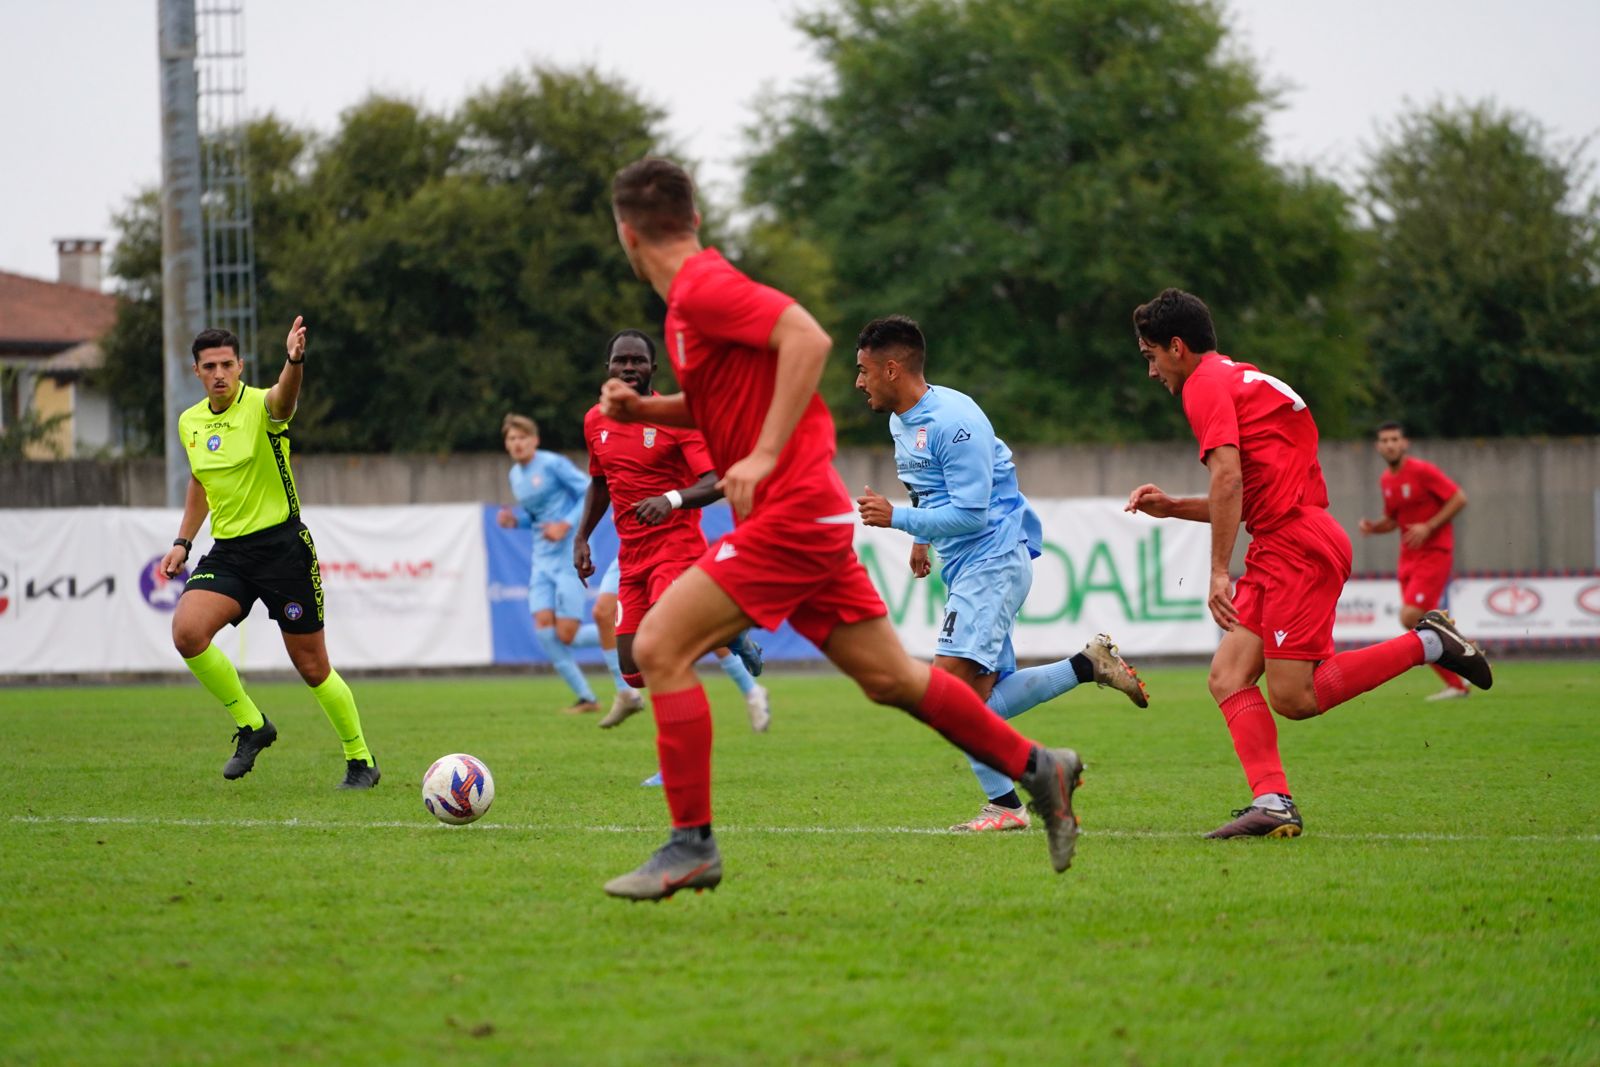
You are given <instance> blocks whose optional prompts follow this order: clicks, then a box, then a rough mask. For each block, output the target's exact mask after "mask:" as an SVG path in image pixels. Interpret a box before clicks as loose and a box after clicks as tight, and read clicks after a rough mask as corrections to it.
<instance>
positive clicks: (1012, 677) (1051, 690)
mask: <svg viewBox="0 0 1600 1067" xmlns="http://www.w3.org/2000/svg"><path fill="white" fill-rule="evenodd" d="M1077 684H1078V674H1077V672H1076V671H1074V670H1073V668H1072V660H1071V659H1064V660H1059V661H1057V662H1055V663H1046V664H1045V665H1044V666H1042V667H1029V668H1028V669H1027V670H1025V671H1017V672H1015V673H1014V674H1008V675H1006V676H1005V677H1004V678H1002V679H1000V681H999V683H998V684H997V685H995V687H994V690H993V692H991V693H990V694H989V708H990V710H991V711H993V712H994V713H995V714H996V715H998V716H1000V717H1001V718H1002V719H1014V718H1016V717H1017V716H1018V715H1021V714H1022V713H1023V712H1025V711H1027V710H1028V709H1029V708H1032V707H1037V706H1038V705H1040V704H1043V703H1044V702H1045V701H1047V700H1054V699H1055V698H1056V697H1058V696H1060V695H1061V694H1063V693H1068V692H1071V691H1072V690H1073V689H1074V688H1075V687H1076V686H1077ZM968 759H969V761H970V762H971V763H972V773H973V774H976V775H977V776H978V784H979V785H981V786H983V795H984V796H986V797H988V798H989V799H990V800H993V799H994V798H995V797H1003V796H1005V795H1006V794H1007V793H1009V792H1011V788H1012V782H1011V779H1010V778H1009V777H1007V776H1006V775H1005V774H1003V773H1001V772H1000V771H997V770H995V769H994V768H993V767H989V766H986V765H985V764H983V763H980V762H979V761H977V760H975V759H972V758H971V757H968Z"/></svg>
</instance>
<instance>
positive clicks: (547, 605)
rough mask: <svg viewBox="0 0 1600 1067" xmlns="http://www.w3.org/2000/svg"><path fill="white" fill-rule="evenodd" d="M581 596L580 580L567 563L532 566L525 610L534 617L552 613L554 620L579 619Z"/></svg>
mask: <svg viewBox="0 0 1600 1067" xmlns="http://www.w3.org/2000/svg"><path fill="white" fill-rule="evenodd" d="M584 593H585V590H584V588H583V579H582V578H579V577H578V572H577V569H576V568H574V567H573V566H572V564H571V563H567V564H566V565H565V566H563V565H562V564H560V563H552V564H550V565H549V566H544V567H540V566H538V565H535V566H534V568H533V576H532V577H531V578H529V579H528V611H529V612H530V613H532V614H535V615H536V614H538V613H539V612H541V611H554V612H555V613H556V618H558V619H581V618H583V603H584V599H585V597H584Z"/></svg>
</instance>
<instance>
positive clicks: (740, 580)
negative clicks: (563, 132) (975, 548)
mask: <svg viewBox="0 0 1600 1067" xmlns="http://www.w3.org/2000/svg"><path fill="white" fill-rule="evenodd" d="M612 207H613V211H614V213H615V215H616V222H617V237H618V239H619V240H620V241H621V243H622V247H623V250H624V252H625V253H626V254H627V257H628V262H629V263H630V264H631V265H632V267H633V269H634V273H635V274H637V275H638V276H639V277H640V278H641V279H643V280H645V281H647V282H649V283H650V285H651V286H652V287H653V288H654V289H655V291H656V292H657V293H658V294H659V295H660V296H661V297H662V299H664V300H665V301H666V303H667V318H666V342H667V343H666V348H667V354H668V357H669V358H670V359H671V360H672V364H673V369H674V371H675V372H676V374H677V377H678V381H679V383H680V384H681V385H682V388H683V392H681V393H679V394H677V395H674V396H648V397H647V396H641V395H640V394H639V393H638V392H637V391H635V390H634V389H633V388H631V387H630V386H628V385H627V384H626V383H624V382H621V381H617V380H615V379H613V380H611V381H608V382H606V384H605V387H604V389H603V390H602V392H601V400H600V407H601V410H602V411H603V412H605V413H606V414H607V415H609V416H610V417H612V418H614V419H617V420H618V421H620V422H642V423H648V424H649V425H652V426H658V427H661V426H682V427H689V426H693V427H697V428H698V429H699V430H700V431H701V433H703V434H704V435H705V440H706V446H707V448H708V449H709V450H710V452H711V458H712V460H713V461H714V462H715V463H716V468H717V470H718V471H719V472H721V474H722V480H721V481H720V482H719V483H718V484H719V486H720V487H721V489H722V490H723V492H724V494H725V495H726V496H727V499H728V503H729V505H731V507H732V508H733V514H734V519H735V522H736V523H737V525H736V527H735V529H734V530H733V532H732V533H730V534H728V535H727V536H726V537H724V538H722V539H721V540H720V541H718V542H717V544H716V545H714V546H712V547H711V548H709V549H708V550H707V551H706V553H705V554H704V555H703V556H701V557H700V559H699V561H698V562H697V563H696V564H695V565H694V566H693V567H690V568H689V569H688V570H687V571H685V572H684V573H683V575H682V576H681V577H680V578H679V579H678V580H677V581H676V582H675V583H673V585H672V586H671V588H669V589H668V590H667V591H666V593H665V594H664V595H663V596H662V597H661V600H660V601H659V602H657V604H656V605H655V607H653V608H652V609H651V610H650V614H649V615H648V616H646V617H645V619H644V621H643V622H642V623H641V625H640V628H639V632H638V634H637V635H635V639H634V645H633V653H634V658H635V659H636V660H637V662H638V664H639V666H640V668H641V669H642V670H643V673H644V676H645V678H646V679H648V680H649V683H650V687H651V703H652V705H653V710H654V712H655V718H656V731H657V732H656V750H657V754H658V755H659V757H660V764H661V771H662V777H663V778H664V779H665V784H666V797H667V806H668V808H669V809H670V811H671V813H672V826H673V829H672V836H671V838H670V839H669V840H668V842H667V843H666V844H665V845H663V846H662V847H661V848H659V849H657V850H656V852H655V853H654V855H652V856H651V857H650V858H649V859H648V860H647V861H646V862H645V863H644V865H643V866H641V867H639V868H638V869H637V870H634V871H630V872H628V873H627V874H624V875H620V876H618V877H616V878H613V879H612V880H611V881H609V882H607V883H606V887H605V888H606V892H607V893H610V894H612V895H613V896H619V897H627V898H631V899H634V900H659V899H661V898H663V897H668V896H671V895H672V894H673V893H675V892H677V891H678V890H680V889H705V888H711V887H715V886H716V885H717V884H718V883H720V882H721V881H722V856H721V853H720V852H719V850H718V848H717V842H716V839H715V837H714V836H713V835H712V832H711V714H710V705H709V704H708V703H707V702H706V695H705V690H704V689H702V688H701V686H700V683H699V680H698V679H697V677H696V676H695V673H694V664H695V661H696V660H697V659H699V658H700V656H701V655H703V654H704V653H705V652H707V651H708V650H710V649H712V648H715V647H716V646H718V645H720V644H723V643H725V642H726V641H728V640H729V639H731V638H732V637H733V636H734V635H735V634H737V633H738V632H740V631H741V630H745V629H748V628H749V627H751V626H752V625H759V626H762V627H764V628H766V629H769V630H770V629H773V628H775V627H777V626H778V625H779V624H780V623H781V622H782V621H783V620H784V619H788V620H789V622H790V623H792V624H793V625H794V628H795V629H796V630H797V631H798V632H799V633H800V635H801V636H802V637H804V638H806V639H807V640H809V641H811V642H812V643H813V644H815V645H816V646H817V647H818V648H820V649H821V650H822V652H823V653H824V654H825V655H826V656H827V657H828V658H829V659H830V660H832V661H833V662H834V664H836V665H837V666H838V667H839V668H840V669H841V670H843V671H844V672H845V673H846V674H848V675H849V676H850V677H851V678H853V679H854V680H855V681H856V682H857V683H858V684H859V685H860V686H861V688H862V690H863V691H864V692H865V693H866V694H867V696H868V697H870V698H871V699H872V700H873V701H875V702H876V703H879V704H889V705H893V706H895V707H899V708H902V709H904V710H906V711H909V712H911V713H912V714H913V715H914V716H916V717H917V718H918V719H920V720H921V721H923V722H925V723H927V724H928V725H929V726H931V727H933V728H934V729H935V730H937V731H939V733H940V734H942V735H943V736H944V737H945V738H947V739H948V740H950V741H951V742H952V743H954V744H955V745H956V746H957V747H959V748H961V749H963V750H964V751H966V752H967V753H968V754H970V755H973V756H977V757H978V758H980V759H981V760H982V761H983V762H985V763H987V764H989V765H990V766H992V767H995V768H997V769H999V770H1000V771H1001V772H1002V773H1004V774H1006V775H1008V776H1010V777H1011V778H1013V779H1020V780H1021V782H1022V785H1023V788H1025V789H1027V791H1028V792H1029V793H1030V794H1031V795H1032V797H1033V804H1034V809H1033V810H1034V813H1035V814H1036V815H1038V816H1039V817H1040V819H1041V821H1042V822H1043V823H1044V826H1045V830H1046V835H1047V839H1048V842H1049V847H1050V858H1051V863H1052V865H1053V866H1054V867H1055V869H1056V870H1057V871H1064V870H1066V868H1067V867H1068V865H1070V864H1071V862H1072V853H1073V850H1074V848H1075V846H1076V844H1077V836H1078V821H1077V818H1076V817H1075V816H1074V814H1073V811H1072V795H1073V791H1074V790H1075V789H1076V787H1077V785H1078V782H1079V778H1080V774H1081V772H1082V770H1083V763H1082V761H1081V760H1080V759H1079V758H1078V754H1077V753H1076V752H1073V751H1072V750H1071V749H1064V748H1063V749H1047V748H1042V747H1040V746H1038V745H1035V744H1033V743H1032V742H1031V741H1029V740H1028V739H1026V738H1025V737H1023V736H1022V735H1021V734H1019V733H1017V732H1016V731H1015V730H1013V729H1012V728H1011V725H1010V724H1009V723H1007V722H1006V721H1005V720H1004V719H1001V718H1000V717H999V716H998V715H996V714H994V713H993V712H992V711H990V710H989V709H988V708H987V707H985V706H984V704H983V702H982V701H981V700H979V699H978V697H977V695H976V694H975V693H973V691H972V690H971V689H970V688H969V687H967V686H965V685H962V684H961V682H959V681H958V680H957V679H956V678H954V677H952V676H951V675H950V674H949V673H948V672H946V671H943V670H939V669H938V668H932V669H930V668H929V667H928V666H926V665H925V664H921V663H917V662H915V661H914V660H912V659H911V657H910V656H908V655H907V654H906V651H905V649H904V648H903V647H902V646H901V644H900V639H899V637H897V636H896V634H895V632H894V629H893V627H891V626H890V625H889V622H888V620H887V619H886V618H885V615H886V614H887V611H886V609H885V608H884V605H883V601H882V599H881V598H879V596H878V593H877V591H876V590H875V589H874V588H873V586H872V582H871V580H870V579H869V578H868V577H867V573H866V570H865V569H864V568H863V567H862V566H861V563H860V561H858V560H857V559H856V556H855V551H854V549H853V548H852V547H851V546H852V541H853V538H854V531H853V527H854V524H855V513H854V511H853V510H852V508H851V502H850V496H849V493H848V492H846V490H845V488H844V484H843V483H842V482H841V481H840V480H839V475H838V474H837V473H836V472H835V471H834V469H833V463H832V460H833V455H834V434H833V419H832V417H831V416H830V415H829V414H828V409H827V407H826V405H824V404H823V402H822V398H821V397H820V396H818V395H817V384H818V382H819V381H820V380H821V377H822V368H823V366H824V364H825V363H826V362H827V358H828V350H829V348H830V346H831V342H830V340H829V338H828V335H827V334H826V333H824V332H823V330H822V328H821V327H820V326H818V325H817V322H816V320H815V319H813V318H812V317H811V315H810V314H808V313H807V312H806V310H805V308H803V307H801V306H800V305H799V304H798V303H796V302H795V301H794V299H793V298H792V297H789V296H785V295H784V294H783V293H780V292H778V291H777V290H775V289H770V288H768V287H766V286H764V285H759V284H757V283H756V282H753V281H751V280H750V279H749V278H747V277H745V276H744V275H743V274H741V273H739V272H738V271H737V270H735V269H734V268H733V267H732V266H731V265H730V264H729V263H728V262H727V261H726V260H725V259H723V258H722V256H721V254H719V253H718V252H717V250H716V249H714V248H702V247H701V246H700V239H699V234H698V230H699V226H700V213H699V212H698V211H697V210H696V209H695V203H694V186H693V184H692V183H691V181H690V180H689V175H688V174H686V173H685V172H684V171H683V169H682V168H681V167H679V166H677V165H676V164H674V163H670V162H668V161H666V160H663V159H642V160H639V161H638V162H636V163H632V164H629V165H628V166H626V167H624V168H623V169H622V170H621V171H619V172H618V173H617V176H616V178H615V179H614V181H613V183H612ZM624 570H626V568H624ZM914 784H915V783H912V782H905V783H902V787H904V786H907V785H911V786H914Z"/></svg>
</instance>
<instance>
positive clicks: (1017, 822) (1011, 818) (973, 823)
mask: <svg viewBox="0 0 1600 1067" xmlns="http://www.w3.org/2000/svg"><path fill="white" fill-rule="evenodd" d="M1028 825H1029V823H1028V813H1027V811H1026V810H1024V809H1022V808H1003V807H1001V806H1000V805H999V804H985V805H984V806H983V808H982V809H981V810H980V811H979V812H978V814H977V815H975V816H973V817H972V818H971V819H968V820H967V821H966V822H958V823H956V824H955V825H954V826H952V827H950V829H951V830H952V831H954V832H956V833H976V834H982V833H989V832H991V831H998V830H1026V829H1027V828H1028Z"/></svg>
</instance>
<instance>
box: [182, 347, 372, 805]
mask: <svg viewBox="0 0 1600 1067" xmlns="http://www.w3.org/2000/svg"><path fill="white" fill-rule="evenodd" d="M287 348H288V358H287V360H286V361H285V362H284V367H283V370H282V371H281V372H279V374H278V380H277V382H276V383H275V384H274V385H273V386H272V387H271V388H270V389H257V388H255V387H253V386H249V385H245V384H243V383H242V382H240V380H239V375H240V373H241V372H242V371H243V370H244V363H243V361H241V360H240V358H239V339H238V338H237V337H235V336H234V335H233V334H232V333H229V332H228V331H227V330H202V331H201V332H200V333H199V335H197V336H196V337H195V339H194V344H193V345H192V346H191V348H190V351H191V353H192V354H193V356H194V373H195V377H197V378H199V379H200V384H201V385H203V386H204V387H205V391H206V398H205V399H204V400H202V401H200V402H199V403H198V404H196V405H195V406H194V407H192V408H189V409H188V410H187V411H185V412H184V413H183V414H182V415H180V416H178V437H179V439H180V440H181V441H182V442H183V444H184V449H185V451H186V452H187V453H188V456H189V471H190V475H189V489H188V492H187V494H186V495H185V498H184V504H183V518H182V519H181V520H180V521H179V524H178V537H177V540H175V541H173V542H172V547H171V548H170V549H168V550H167V554H166V556H165V557H164V558H163V559H162V560H161V573H163V574H165V575H166V576H167V577H168V578H175V577H177V576H178V574H179V573H180V572H181V571H182V570H183V566H184V564H185V563H186V562H187V561H188V559H189V552H190V551H191V550H192V549H193V548H194V537H195V535H196V534H197V533H199V532H200V524H201V523H203V522H204V521H205V519H206V514H207V512H210V515H211V536H212V537H213V538H214V539H215V540H214V543H213V544H212V546H211V551H209V552H207V553H206V554H205V556H203V557H202V558H201V560H200V562H199V564H198V565H196V567H195V568H194V573H193V574H191V575H190V576H189V580H188V582H187V583H185V585H184V589H183V594H182V595H181V596H180V597H179V598H178V607H177V610H176V611H175V612H174V613H173V616H172V643H173V644H174V645H176V646H177V649H178V652H179V653H180V654H181V655H182V656H183V662H184V663H185V664H186V665H187V666H188V668H189V670H190V671H191V672H193V674H194V676H195V677H196V678H198V679H199V680H200V684H201V685H203V686H205V688H206V691H207V692H209V693H210V694H211V695H212V696H214V697H216V698H217V699H218V700H220V701H221V702H222V706H223V707H225V708H227V709H228V713H229V714H230V715H232V716H233V721H234V722H235V723H236V724H237V725H238V729H237V730H236V731H235V732H234V735H233V738H234V740H235V741H236V742H237V744H235V746H234V750H233V758H232V759H230V760H228V762H227V765H226V766H224V767H223V768H222V776H223V777H224V778H228V779H230V780H231V779H236V778H243V777H244V776H245V775H247V774H249V773H250V769H251V768H252V767H254V766H255V763H256V757H257V756H258V755H260V754H261V751H262V750H263V749H265V748H268V747H269V746H271V744H272V743H273V742H274V741H276V740H277V739H278V728H277V727H276V726H274V725H273V724H272V720H270V719H268V718H267V717H266V716H265V715H263V714H262V713H261V710H260V709H259V708H257V707H256V705H255V702H254V701H252V700H251V699H250V695H249V694H248V693H246V692H245V691H244V685H243V683H241V682H240V681H239V672H238V671H236V670H235V669H234V666H233V664H232V663H231V662H229V660H228V657H227V656H225V655H223V654H222V650H221V649H219V648H218V647H217V646H216V645H214V644H212V643H211V641H212V638H214V637H216V635H217V631H218V630H221V629H222V628H223V627H224V626H226V625H228V624H229V623H232V624H233V625H235V626H237V625H239V623H241V622H243V621H244V619H245V616H247V615H249V614H250V608H251V606H252V605H254V604H255V602H256V601H257V600H259V601H261V602H262V603H263V604H265V605H266V606H267V614H268V615H269V616H270V617H271V618H272V619H273V620H274V621H275V622H276V623H277V624H278V629H279V631H280V632H281V633H282V634H283V647H284V648H285V649H286V650H287V651H288V653H289V660H290V662H292V663H293V664H294V669H295V670H296V671H298V672H300V677H301V678H303V679H304V680H305V683H306V685H308V686H310V687H311V695H312V696H314V697H316V698H317V703H318V704H320V705H321V706H322V710H323V713H324V714H326V715H327V716H328V722H330V723H331V724H332V725H333V729H334V732H335V733H336V734H338V735H339V741H340V743H341V744H342V745H343V746H344V758H345V773H344V781H342V782H340V783H339V788H340V789H371V788H372V787H373V786H375V785H377V784H378V779H379V778H380V777H382V775H381V774H380V772H379V771H378V761H377V760H376V759H374V758H373V756H372V752H371V750H370V749H368V748H367V742H366V739H365V738H364V737H363V736H362V733H361V716H360V714H358V713H357V711H356V700H355V697H354V696H353V695H352V694H351V692H350V687H349V686H348V685H346V684H345V681H344V679H343V678H340V677H339V672H338V671H335V670H334V669H333V667H332V666H331V665H330V664H329V663H328V646H327V643H326V641H325V640H324V638H323V635H322V626H323V621H322V575H321V572H320V571H319V570H318V569H317V549H316V545H314V544H313V543H312V541H311V531H310V530H308V529H306V527H305V524H304V523H303V522H301V521H300V497H299V495H298V494H297V493H296V492H295V487H294V474H293V472H291V471H290V469H289V420H291V419H292V418H294V410H295V406H296V405H297V404H298V403H299V400H300V384H301V382H302V380H303V378H304V374H305V372H304V371H303V370H302V369H301V367H302V365H303V364H304V363H305V361H306V328H305V324H304V320H303V319H301V318H300V317H299V316H296V317H295V320H294V325H293V326H292V327H290V329H289V337H288V341H287Z"/></svg>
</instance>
